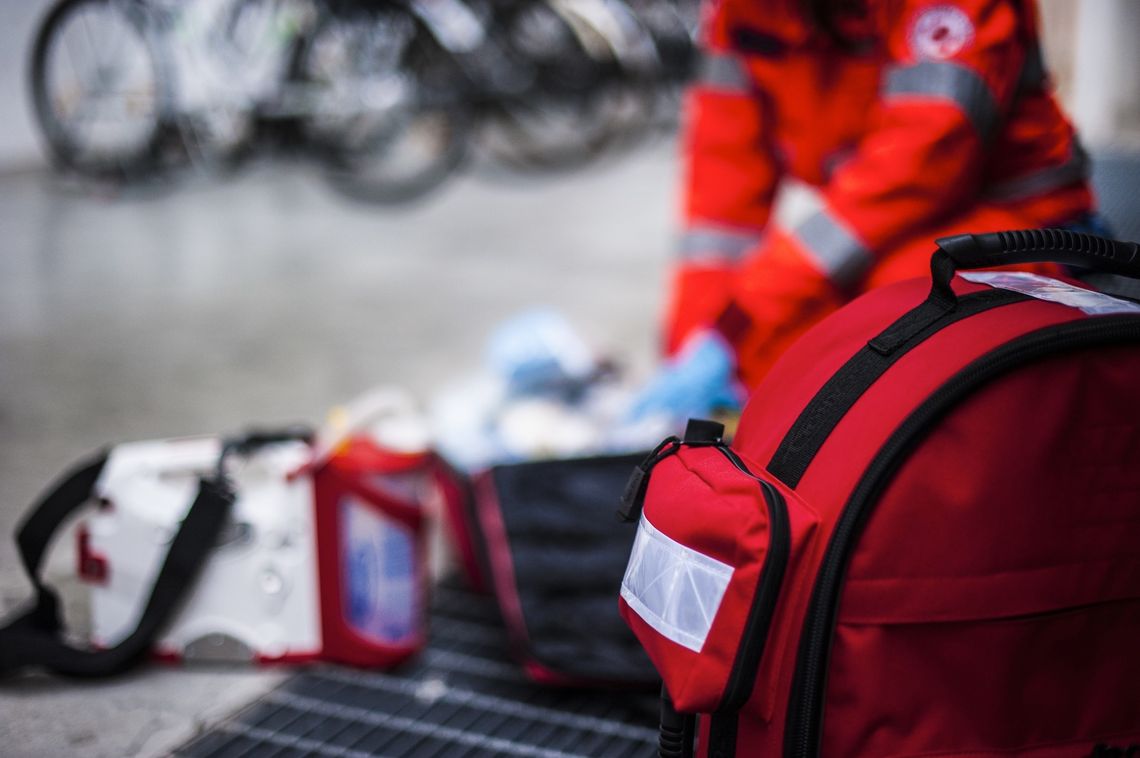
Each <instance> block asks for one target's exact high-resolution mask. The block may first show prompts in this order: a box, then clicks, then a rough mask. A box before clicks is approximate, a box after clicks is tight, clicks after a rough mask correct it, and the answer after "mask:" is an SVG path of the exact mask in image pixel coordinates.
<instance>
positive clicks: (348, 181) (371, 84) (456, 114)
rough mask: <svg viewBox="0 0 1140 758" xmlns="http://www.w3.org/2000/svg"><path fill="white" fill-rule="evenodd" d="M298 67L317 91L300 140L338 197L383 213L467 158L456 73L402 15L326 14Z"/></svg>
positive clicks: (383, 11) (423, 191) (390, 11)
mask: <svg viewBox="0 0 1140 758" xmlns="http://www.w3.org/2000/svg"><path fill="white" fill-rule="evenodd" d="M300 68H301V78H302V79H303V80H305V81H307V82H309V83H310V86H311V87H312V88H313V91H314V92H315V101H314V104H315V106H316V107H315V108H314V113H313V115H312V116H311V117H310V118H309V119H308V120H307V122H306V124H305V132H306V135H307V137H308V138H309V139H310V141H311V142H312V143H313V144H314V145H315V146H316V147H317V149H318V152H319V154H320V155H321V156H322V158H323V159H324V162H325V165H326V174H327V179H328V181H329V183H330V184H331V185H332V186H333V187H334V188H335V189H336V190H338V191H340V192H341V193H342V194H345V195H347V196H349V197H351V198H354V199H357V200H363V201H367V202H374V203H384V204H389V203H402V202H409V201H412V200H416V199H418V198H421V197H423V196H425V195H427V194H428V193H429V192H431V191H432V190H434V189H435V188H436V187H438V186H439V185H440V184H442V183H443V182H444V181H445V180H446V179H447V178H448V177H449V176H450V175H451V174H452V173H454V172H455V171H456V170H457V169H458V167H459V166H460V164H461V163H462V162H463V160H464V158H465V157H466V154H467V146H468V139H467V137H468V122H469V115H470V111H469V109H468V107H467V104H466V103H465V101H464V99H463V98H462V97H460V96H459V95H458V90H457V86H458V84H457V83H458V81H459V80H458V78H457V72H456V71H455V68H454V66H453V64H452V63H451V60H450V57H449V56H448V55H447V54H446V53H445V52H444V51H443V50H441V49H440V48H439V47H438V46H437V45H436V44H435V43H434V41H433V40H432V39H431V38H430V36H429V35H428V34H426V33H425V31H424V30H423V28H422V27H421V26H420V25H419V24H418V22H417V21H416V20H415V19H414V18H412V17H411V16H410V15H408V14H407V13H406V12H404V11H403V10H402V9H400V8H398V7H387V8H373V9H370V10H367V11H358V12H355V13H334V14H331V15H330V16H328V17H327V18H326V19H325V20H324V21H323V22H322V23H321V24H319V25H318V27H317V29H316V30H315V31H314V33H313V35H312V38H311V39H310V40H309V42H308V44H307V45H306V49H305V51H304V55H303V56H302V61H301V66H300Z"/></svg>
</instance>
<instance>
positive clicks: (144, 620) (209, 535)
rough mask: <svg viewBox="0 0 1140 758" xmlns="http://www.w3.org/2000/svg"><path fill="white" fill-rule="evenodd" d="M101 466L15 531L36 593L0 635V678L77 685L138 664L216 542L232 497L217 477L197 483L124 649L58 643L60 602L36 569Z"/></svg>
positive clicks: (100, 458) (85, 469) (80, 470)
mask: <svg viewBox="0 0 1140 758" xmlns="http://www.w3.org/2000/svg"><path fill="white" fill-rule="evenodd" d="M106 462H107V453H106V452H101V453H99V454H98V455H95V456H93V457H91V458H90V459H88V460H86V461H83V462H81V463H79V464H77V465H76V466H75V467H74V468H72V469H71V471H69V472H68V473H67V474H65V475H64V476H63V477H62V478H61V480H60V481H59V482H58V483H56V484H55V485H54V486H53V487H51V488H50V489H49V490H48V491H47V492H46V494H44V495H43V496H41V498H40V500H39V502H37V503H36V505H35V507H33V508H32V511H31V513H29V514H28V516H27V517H26V518H25V519H24V522H23V523H22V524H21V525H20V528H19V531H18V533H17V537H16V544H17V546H18V548H19V550H20V558H21V560H22V561H23V563H24V570H25V571H27V573H28V576H29V577H30V578H31V580H32V584H33V585H34V587H35V591H36V597H35V603H34V605H33V606H32V608H31V610H29V611H27V612H25V613H23V614H22V615H20V616H18V617H17V618H16V619H15V620H13V621H12V622H11V623H9V624H7V625H6V626H5V627H3V628H2V629H0V676H3V675H6V674H11V673H14V672H16V671H18V670H21V669H24V668H29V667H43V668H46V669H48V670H49V671H53V672H55V673H57V674H64V675H67V676H78V677H99V676H110V675H112V674H117V673H121V672H123V671H125V670H127V669H128V668H130V667H131V666H132V665H133V664H135V663H136V662H138V661H139V659H141V658H142V656H143V655H144V654H145V653H146V652H147V650H148V649H149V648H150V645H151V643H152V642H153V641H154V639H155V638H156V637H157V636H158V633H159V631H160V630H161V629H162V628H163V625H164V624H165V623H166V622H167V621H169V620H170V617H171V615H172V614H173V613H174V611H175V610H176V609H177V608H178V606H179V603H180V602H181V600H182V599H183V597H185V595H186V593H187V591H188V590H189V589H190V587H191V586H192V585H193V583H194V579H195V578H196V577H197V575H198V571H199V570H200V569H201V567H202V565H203V564H204V563H205V559H206V554H207V553H208V552H209V550H210V548H211V547H212V546H213V545H214V543H215V541H216V540H217V537H218V533H219V531H220V530H221V527H222V525H223V524H224V523H225V521H226V518H227V517H228V515H229V512H230V507H231V506H232V505H233V501H234V494H233V491H232V490H231V489H230V487H229V485H228V484H227V483H226V482H225V480H224V479H223V478H222V477H220V476H217V477H214V478H212V479H201V480H199V483H198V494H197V496H196V497H195V498H194V502H193V504H192V505H191V506H190V510H189V511H188V512H187V513H186V517H185V518H184V519H183V521H182V525H181V526H180V527H179V529H178V533H177V534H176V535H175V537H174V541H173V542H172V543H171V545H170V551H169V552H168V553H167V554H166V559H165V560H164V561H163V564H162V568H161V569H160V570H159V572H158V578H157V579H156V580H155V582H154V586H153V587H152V588H151V591H150V597H149V598H148V599H147V601H146V606H145V608H144V610H143V613H142V616H141V617H140V619H139V623H138V626H137V627H136V628H135V630H134V631H133V632H131V633H130V634H129V635H127V637H126V638H125V639H123V641H122V642H120V643H119V644H117V645H115V646H114V647H111V648H108V649H105V650H84V649H80V648H76V647H72V646H70V645H68V644H67V643H66V642H64V641H63V639H62V635H61V632H62V623H61V620H60V613H59V598H58V596H57V595H56V594H55V592H53V591H52V590H51V589H50V588H48V587H47V586H45V585H44V583H43V580H42V578H41V577H40V567H41V564H42V563H43V558H44V554H45V553H46V552H47V548H48V544H49V543H50V541H51V538H52V535H54V534H55V532H56V530H57V529H58V528H59V526H60V524H62V523H63V521H64V520H65V519H66V518H67V517H68V516H69V515H71V514H72V513H74V512H75V511H76V510H78V509H79V508H80V507H81V506H82V505H84V504H85V503H86V502H87V501H88V500H89V499H90V497H91V494H92V490H93V489H94V487H95V482H96V481H98V479H99V474H100V473H101V472H102V471H103V466H104V464H106Z"/></svg>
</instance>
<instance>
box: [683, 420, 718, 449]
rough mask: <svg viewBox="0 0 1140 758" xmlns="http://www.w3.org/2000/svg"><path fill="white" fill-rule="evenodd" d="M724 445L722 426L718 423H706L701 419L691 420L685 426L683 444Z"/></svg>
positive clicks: (706, 421)
mask: <svg viewBox="0 0 1140 758" xmlns="http://www.w3.org/2000/svg"><path fill="white" fill-rule="evenodd" d="M710 443H711V444H713V445H721V444H724V424H722V423H720V422H719V421H708V420H706V419H701V418H691V419H689V423H688V424H687V425H686V426H685V444H686V445H693V444H705V445H707V444H710Z"/></svg>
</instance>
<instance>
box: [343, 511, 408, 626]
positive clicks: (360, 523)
mask: <svg viewBox="0 0 1140 758" xmlns="http://www.w3.org/2000/svg"><path fill="white" fill-rule="evenodd" d="M340 549H341V568H342V572H343V574H342V575H343V577H344V582H343V590H344V593H345V597H344V608H345V615H346V617H347V618H346V621H347V622H348V624H349V625H350V626H351V627H352V628H353V630H354V631H356V632H357V633H358V634H360V635H361V636H363V637H365V638H367V639H370V640H373V641H376V642H379V643H383V644H402V643H406V642H408V641H410V640H411V638H413V637H414V636H415V635H416V632H417V629H418V625H417V619H418V617H419V600H418V597H417V593H416V561H415V534H414V533H413V532H412V530H411V529H409V528H408V527H407V526H405V525H404V524H401V523H400V522H398V521H394V520H393V519H390V518H388V517H386V516H385V515H384V514H383V513H381V512H379V511H378V510H377V509H376V508H374V507H373V506H371V505H369V504H368V503H367V502H365V501H364V500H361V499H359V498H357V497H354V496H352V495H348V496H346V497H344V498H343V499H341V501H340Z"/></svg>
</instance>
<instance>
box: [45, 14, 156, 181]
mask: <svg viewBox="0 0 1140 758" xmlns="http://www.w3.org/2000/svg"><path fill="white" fill-rule="evenodd" d="M143 14H144V9H143V8H142V7H141V6H140V5H139V4H138V3H135V2H130V0H63V2H61V3H59V4H58V5H56V6H55V7H54V8H53V9H52V11H51V13H49V14H48V16H47V18H46V20H45V21H44V24H43V26H42V27H40V30H39V34H38V35H37V37H36V41H35V45H34V47H33V48H32V62H31V81H30V85H31V94H32V103H33V107H34V110H35V114H36V119H37V122H38V124H39V127H40V130H41V131H42V133H43V136H44V138H45V140H46V142H47V147H48V149H49V151H50V153H51V156H52V158H53V159H54V160H55V162H56V164H57V165H58V166H60V167H62V168H65V169H69V170H72V171H76V172H78V173H80V174H85V175H88V176H93V177H97V178H114V179H127V178H132V177H135V176H138V175H140V174H144V173H146V172H148V171H149V170H150V169H152V168H153V167H154V164H155V162H156V159H157V157H158V152H159V147H160V142H161V136H162V134H163V127H164V124H163V120H164V112H165V107H166V98H167V81H166V79H165V77H164V76H163V71H162V63H161V60H160V58H159V56H158V55H156V51H155V50H154V48H153V46H152V45H151V43H150V40H149V39H148V36H147V33H146V31H145V19H144V17H143Z"/></svg>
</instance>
